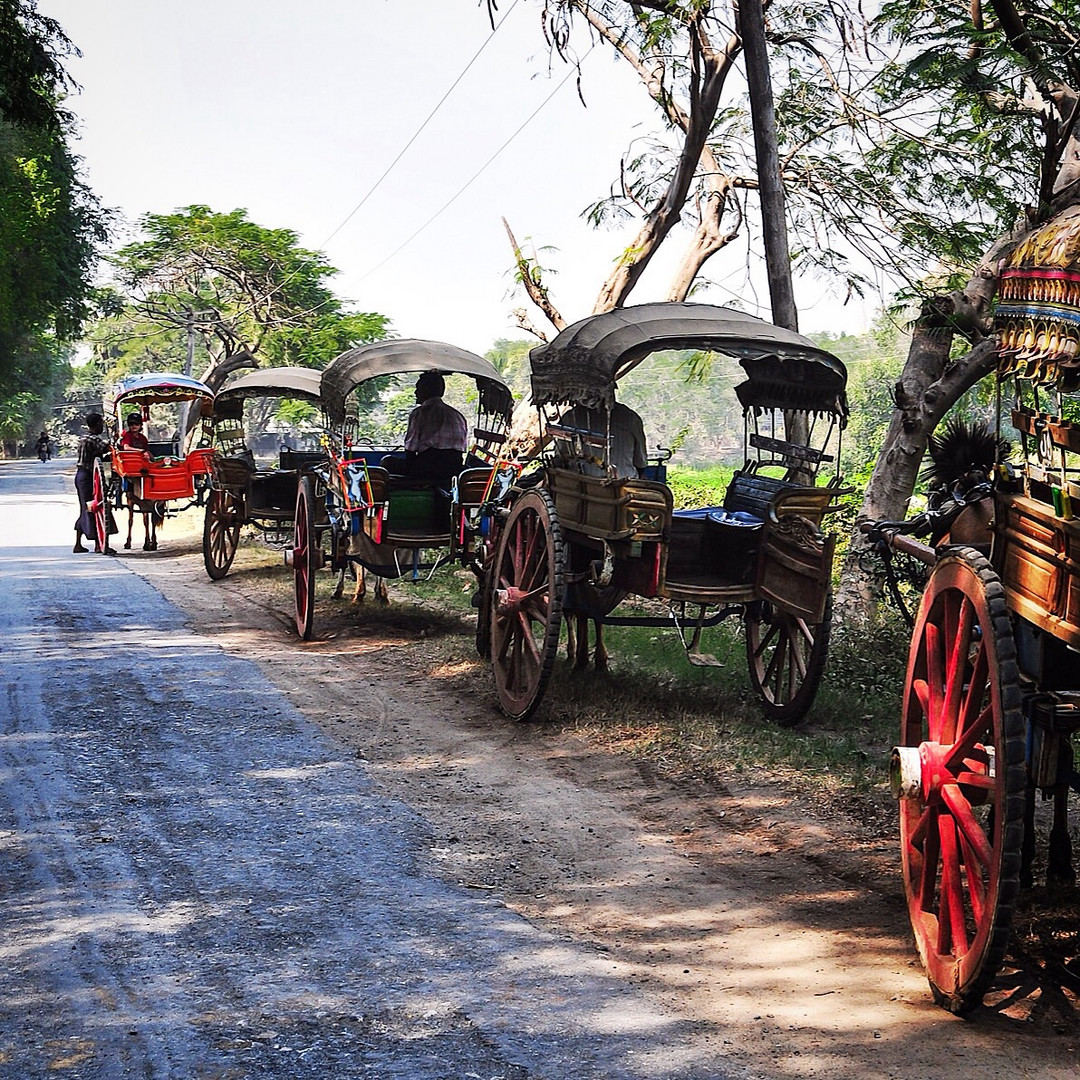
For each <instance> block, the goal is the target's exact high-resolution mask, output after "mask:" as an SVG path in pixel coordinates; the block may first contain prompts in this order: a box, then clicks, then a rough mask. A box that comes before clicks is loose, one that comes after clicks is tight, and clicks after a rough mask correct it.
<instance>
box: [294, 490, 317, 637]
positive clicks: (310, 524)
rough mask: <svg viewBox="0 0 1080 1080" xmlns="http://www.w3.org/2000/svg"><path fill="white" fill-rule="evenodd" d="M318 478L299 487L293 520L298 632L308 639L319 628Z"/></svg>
mask: <svg viewBox="0 0 1080 1080" xmlns="http://www.w3.org/2000/svg"><path fill="white" fill-rule="evenodd" d="M315 512H316V501H315V477H313V476H302V477H300V483H299V484H298V485H297V488H296V517H295V518H294V520H293V552H292V566H293V584H294V586H295V592H296V631H297V633H298V634H299V635H300V637H301V638H303V639H304V641H308V640H310V638H311V632H312V630H313V629H314V627H315V571H316V570H317V569H318V566H319V559H318V555H319V533H318V532H317V531H316V528H315Z"/></svg>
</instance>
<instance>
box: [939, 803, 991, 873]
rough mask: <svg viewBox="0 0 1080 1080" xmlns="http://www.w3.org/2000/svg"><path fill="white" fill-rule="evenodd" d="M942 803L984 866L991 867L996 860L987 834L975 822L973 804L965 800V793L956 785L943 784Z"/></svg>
mask: <svg viewBox="0 0 1080 1080" xmlns="http://www.w3.org/2000/svg"><path fill="white" fill-rule="evenodd" d="M941 801H942V802H943V803H944V804H945V805H946V806H947V807H948V809H949V813H950V814H952V816H953V820H954V821H955V822H956V825H957V828H959V830H960V832H961V833H962V834H963V836H964V838H965V839H966V840H967V842H968V843H969V844H970V845H971V848H972V850H973V851H974V853H975V855H976V856H977V858H978V860H979V862H980V863H981V864H982V865H983V866H989V865H990V863H991V861H992V860H993V858H994V852H993V849H992V848H991V846H990V841H989V840H987V839H986V833H984V832H983V830H982V826H981V825H980V824H979V823H978V822H977V821H976V820H975V815H974V814H973V813H972V811H971V803H969V802H968V801H967V799H965V798H964V794H963V792H962V791H961V790H960V788H959V787H958V786H957V785H956V784H943V785H942V786H941Z"/></svg>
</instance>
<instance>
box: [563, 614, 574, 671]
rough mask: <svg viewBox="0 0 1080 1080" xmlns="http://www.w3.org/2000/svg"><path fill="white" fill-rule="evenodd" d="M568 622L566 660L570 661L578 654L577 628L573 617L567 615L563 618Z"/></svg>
mask: <svg viewBox="0 0 1080 1080" xmlns="http://www.w3.org/2000/svg"><path fill="white" fill-rule="evenodd" d="M563 622H564V623H565V624H566V660H567V663H570V662H571V661H572V660H573V659H574V657H575V656H576V655H577V630H576V629H575V626H576V622H575V620H574V619H573V618H571V617H569V616H567V618H565V619H563Z"/></svg>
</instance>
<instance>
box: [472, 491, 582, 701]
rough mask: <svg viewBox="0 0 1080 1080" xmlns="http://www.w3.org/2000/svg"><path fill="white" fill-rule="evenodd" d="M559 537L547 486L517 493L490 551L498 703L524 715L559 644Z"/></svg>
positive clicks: (536, 697)
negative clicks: (517, 497)
mask: <svg viewBox="0 0 1080 1080" xmlns="http://www.w3.org/2000/svg"><path fill="white" fill-rule="evenodd" d="M563 561H564V553H563V541H562V530H561V528H560V527H559V519H558V518H557V517H556V515H555V506H554V504H553V503H552V501H551V496H550V495H549V494H548V493H547V492H546V491H539V490H534V491H529V492H526V494H524V495H522V497H521V498H520V499H518V501H517V502H516V503H514V506H513V508H512V509H511V511H510V516H509V517H508V518H507V519H506V524H505V526H504V527H503V531H502V535H501V536H500V537H499V543H498V547H497V548H496V551H495V562H494V565H493V569H492V575H491V590H490V604H489V610H490V614H489V619H490V623H491V662H492V665H493V667H494V669H495V686H496V689H497V691H498V695H499V704H500V705H501V706H502V709H503V711H504V712H505V713H506V714H507V716H510V717H512V718H513V719H515V720H527V719H528V718H529V717H530V716H532V714H533V713H534V712H535V711H536V709H537V708H538V707H539V705H540V701H541V699H542V698H543V695H544V690H545V689H546V688H547V683H548V679H549V678H550V676H551V669H552V666H553V665H554V663H555V654H556V653H557V652H558V649H559V628H560V621H561V618H562V594H563Z"/></svg>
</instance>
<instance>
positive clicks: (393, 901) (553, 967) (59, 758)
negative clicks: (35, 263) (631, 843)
mask: <svg viewBox="0 0 1080 1080" xmlns="http://www.w3.org/2000/svg"><path fill="white" fill-rule="evenodd" d="M72 472H73V470H72V466H71V462H70V461H67V462H65V461H60V462H50V463H47V464H42V463H40V462H37V461H33V462H24V463H7V464H4V465H2V466H0V665H2V673H3V694H4V698H3V716H2V724H0V889H2V910H3V922H2V928H0V1078H5V1080H6V1078H9V1077H10V1078H19V1080H24V1078H31V1077H46V1076H48V1077H55V1076H60V1077H65V1076H66V1077H78V1078H87V1080H89V1078H99V1077H101V1078H113V1077H117V1078H123V1077H140V1078H163V1077H192V1078H195V1077H198V1078H200V1080H206V1078H222V1080H224V1078H229V1080H237V1078H246V1077H282V1078H284V1077H290V1078H291V1077H303V1076H319V1077H326V1078H335V1080H338V1078H351V1077H375V1078H383V1077H387V1078H390V1077H402V1078H405V1077H408V1078H418V1080H423V1078H439V1080H445V1078H450V1077H470V1078H472V1077H475V1078H483V1080H495V1078H507V1080H510V1078H513V1080H533V1078H536V1080H539V1078H567V1080H569V1078H574V1080H583V1078H588V1077H598V1078H599V1077H603V1078H612V1080H614V1078H621V1077H626V1078H639V1077H640V1078H645V1077H650V1078H652V1077H656V1078H660V1077H671V1078H682V1077H685V1078H692V1077H711V1078H719V1077H726V1076H738V1075H741V1073H740V1072H739V1070H738V1069H737V1068H735V1067H733V1066H732V1065H731V1063H730V1062H728V1061H726V1060H725V1059H724V1058H723V1056H722V1054H721V1048H720V1047H719V1046H718V1045H717V1044H718V1043H719V1039H716V1040H713V1039H712V1038H711V1033H710V1032H709V1031H708V1030H705V1029H703V1027H702V1025H698V1024H688V1023H687V1022H685V1021H682V1020H679V1019H677V1018H675V1017H672V1016H670V1015H666V1014H665V1013H664V1012H663V1011H662V1010H660V1009H659V1008H658V1007H657V1006H656V1005H654V1004H653V1003H651V1002H650V1001H649V1000H648V999H647V998H646V997H645V996H643V995H642V994H641V993H640V992H639V991H638V990H636V989H634V988H633V987H631V986H629V985H628V984H627V983H625V982H623V981H621V980H620V978H619V977H618V975H617V973H615V972H614V971H613V967H614V965H612V964H611V963H610V962H609V961H605V958H604V954H603V953H602V952H600V951H594V950H590V949H589V948H587V947H582V946H579V945H575V944H573V943H568V942H566V941H561V940H557V939H555V938H553V937H551V936H549V935H547V934H545V933H543V932H541V931H540V930H538V929H536V928H535V927H533V926H532V925H530V924H529V923H528V922H526V921H525V920H523V919H521V918H520V917H518V916H516V915H515V914H513V913H511V912H510V911H508V910H507V909H506V908H505V907H503V906H502V905H501V904H500V903H498V902H497V901H494V900H492V899H490V898H489V897H488V896H487V895H486V894H484V893H482V892H481V893H478V892H475V891H471V890H467V889H456V888H453V887H451V886H448V885H447V884H446V883H444V882H441V881H439V880H437V879H436V877H435V876H434V875H433V874H432V873H431V872H429V854H428V849H429V845H430V840H431V837H430V833H429V830H428V828H427V826H426V824H425V822H424V821H423V820H422V819H420V818H418V817H417V816H416V815H415V813H413V812H412V811H411V810H409V809H408V808H407V807H406V806H404V805H403V804H401V803H399V802H396V801H393V800H390V799H388V798H386V797H381V796H380V795H379V793H378V792H377V791H376V790H375V789H374V787H373V784H372V782H371V780H370V778H369V777H368V776H366V775H365V772H364V770H363V768H362V766H361V764H360V763H358V762H357V761H356V760H355V759H352V758H350V756H349V754H348V752H347V751H346V750H345V748H344V747H343V746H341V745H339V744H336V743H334V742H333V741H332V740H330V739H329V738H327V737H326V736H325V735H324V734H321V733H320V732H318V731H316V730H315V729H314V728H313V727H312V726H311V725H310V724H309V723H308V722H307V721H306V720H305V719H304V718H303V717H302V716H301V715H300V714H299V713H298V712H297V711H296V710H295V709H294V708H292V707H291V705H290V704H289V703H288V701H286V700H285V699H284V698H283V696H282V695H281V694H280V693H279V692H278V691H277V690H275V689H273V688H272V687H270V686H269V685H267V683H266V681H265V679H264V678H263V677H262V676H260V674H259V673H258V671H257V669H256V668H255V667H254V666H253V665H252V664H250V663H249V662H247V661H245V660H241V659H238V658H236V657H233V656H230V655H228V654H227V653H226V652H224V651H223V650H222V649H221V648H220V647H219V646H218V645H217V644H216V643H215V642H214V641H212V640H209V639H208V638H205V637H200V636H198V635H196V634H194V633H192V632H191V631H189V630H188V629H186V628H185V626H184V622H183V617H182V615H181V614H180V612H179V611H178V610H177V609H176V608H174V607H172V606H171V605H170V604H168V603H167V602H166V601H165V600H164V599H163V598H162V597H161V596H160V595H159V594H158V593H157V592H156V591H155V590H154V589H153V588H152V587H151V586H150V585H148V584H147V583H146V582H145V581H143V580H142V579H141V578H139V577H137V576H136V575H135V574H134V573H132V572H131V571H130V570H129V569H127V567H126V566H125V564H124V561H123V559H122V558H120V559H108V558H106V557H103V556H95V555H92V554H87V555H73V554H72V553H71V539H72V537H73V531H72V524H73V522H74V518H75V501H74V495H73V490H72V486H71V475H72Z"/></svg>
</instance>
